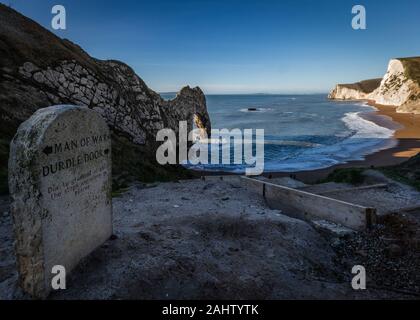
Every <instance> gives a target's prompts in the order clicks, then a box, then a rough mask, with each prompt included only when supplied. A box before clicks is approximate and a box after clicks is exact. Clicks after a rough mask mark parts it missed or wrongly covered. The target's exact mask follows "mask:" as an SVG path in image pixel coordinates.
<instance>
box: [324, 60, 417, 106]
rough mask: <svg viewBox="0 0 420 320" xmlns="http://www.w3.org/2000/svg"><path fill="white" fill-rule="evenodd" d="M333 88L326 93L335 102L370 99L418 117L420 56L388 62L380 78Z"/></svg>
mask: <svg viewBox="0 0 420 320" xmlns="http://www.w3.org/2000/svg"><path fill="white" fill-rule="evenodd" d="M379 80H380V79H374V80H367V81H362V82H359V83H356V84H344V85H337V86H336V87H335V88H334V89H333V90H332V91H331V93H330V94H329V96H328V97H329V98H330V99H337V100H365V99H366V100H373V101H375V102H376V103H377V104H382V105H389V106H396V107H397V109H396V110H397V112H400V113H415V114H420V57H413V58H400V59H392V60H391V61H390V62H389V65H388V71H387V73H386V74H385V76H384V77H383V79H381V80H380V81H379Z"/></svg>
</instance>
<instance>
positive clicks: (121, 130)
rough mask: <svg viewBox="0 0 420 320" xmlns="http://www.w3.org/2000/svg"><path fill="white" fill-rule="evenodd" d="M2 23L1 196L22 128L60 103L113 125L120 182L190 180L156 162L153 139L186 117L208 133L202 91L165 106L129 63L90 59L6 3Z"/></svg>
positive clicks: (184, 94)
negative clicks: (91, 112) (95, 114)
mask: <svg viewBox="0 0 420 320" xmlns="http://www.w3.org/2000/svg"><path fill="white" fill-rule="evenodd" d="M0 21H1V23H0V192H1V191H2V190H3V191H4V190H5V181H6V176H7V159H8V146H9V142H10V140H11V138H12V137H13V136H14V134H15V132H16V130H17V128H18V126H19V124H20V123H22V122H23V121H24V120H26V119H27V118H29V117H30V116H31V115H32V114H33V113H34V112H35V111H36V110H37V109H39V108H43V107H48V106H51V105H55V104H74V105H84V106H88V107H89V108H92V109H95V110H97V111H98V112H100V113H101V114H102V116H103V117H104V118H105V119H106V120H107V122H108V124H109V126H110V128H111V131H112V134H113V142H114V144H113V150H114V151H113V166H114V177H115V181H117V182H118V181H120V182H121V181H124V180H126V179H131V178H133V179H134V178H136V179H140V180H145V181H150V180H154V179H167V178H171V177H177V176H178V175H179V174H181V176H184V174H185V171H184V170H182V169H181V168H180V167H178V166H176V167H174V166H165V167H162V166H159V165H157V163H156V162H155V154H154V151H155V148H156V142H155V135H156V133H157V131H158V130H160V129H162V128H171V129H174V130H176V128H177V126H178V121H181V120H185V121H188V125H189V128H192V127H193V123H194V122H195V124H196V126H197V127H199V128H202V129H205V130H207V132H210V119H209V116H208V113H207V108H206V100H205V96H204V94H203V92H202V91H201V90H200V88H193V89H192V88H190V87H185V88H183V89H182V90H181V91H180V92H179V93H178V95H177V97H176V98H175V99H174V100H171V101H165V100H163V99H162V98H161V97H160V96H159V95H158V94H157V93H155V92H154V91H153V90H151V89H149V88H148V87H147V85H146V84H145V83H144V82H143V80H142V79H140V77H138V76H137V75H136V74H135V72H134V71H133V70H132V69H131V68H130V67H129V66H127V65H126V64H124V63H122V62H119V61H114V60H110V61H101V60H98V59H95V58H92V57H90V56H89V55H88V54H87V53H86V52H85V51H83V50H82V49H81V48H80V47H79V46H77V45H75V44H74V43H72V42H70V41H68V40H65V39H64V40H63V39H60V38H58V37H57V36H55V35H54V34H53V33H51V32H49V31H48V30H46V29H45V28H43V27H42V26H40V25H39V24H37V23H36V22H34V21H32V20H30V19H28V18H26V17H25V16H23V15H21V14H19V13H18V12H16V11H14V10H13V9H10V8H8V7H6V6H4V5H2V4H0ZM176 131H177V130H176ZM1 185H2V186H3V187H2V186H1Z"/></svg>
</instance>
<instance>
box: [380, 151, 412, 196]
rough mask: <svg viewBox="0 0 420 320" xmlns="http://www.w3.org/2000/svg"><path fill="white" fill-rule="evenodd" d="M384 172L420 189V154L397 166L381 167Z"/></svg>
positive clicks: (392, 177)
mask: <svg viewBox="0 0 420 320" xmlns="http://www.w3.org/2000/svg"><path fill="white" fill-rule="evenodd" d="M378 170H380V171H381V172H382V173H383V174H385V175H386V176H388V177H390V178H391V179H394V180H396V181H398V182H401V183H404V184H407V185H410V186H412V187H414V188H416V189H417V190H419V191H420V154H419V155H417V156H415V157H413V158H411V159H409V160H408V161H406V162H404V163H402V164H399V165H397V166H391V167H383V168H379V169H378Z"/></svg>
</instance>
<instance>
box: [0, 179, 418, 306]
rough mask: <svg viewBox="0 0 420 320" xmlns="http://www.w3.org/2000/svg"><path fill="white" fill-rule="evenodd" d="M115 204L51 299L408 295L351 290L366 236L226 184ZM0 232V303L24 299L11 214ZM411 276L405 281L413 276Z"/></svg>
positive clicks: (187, 186) (172, 187)
mask: <svg viewBox="0 0 420 320" xmlns="http://www.w3.org/2000/svg"><path fill="white" fill-rule="evenodd" d="M7 201H8V200H7V199H2V200H1V202H0V208H2V211H3V210H4V211H3V212H6V211H7V205H8V204H7ZM113 205H114V234H115V235H116V239H115V240H109V241H107V242H106V243H105V244H103V245H102V246H101V247H100V248H98V249H97V250H96V251H94V252H93V253H92V254H91V255H90V256H89V257H87V258H86V259H85V260H84V261H82V263H81V264H80V265H79V266H78V267H77V268H76V269H75V270H74V271H73V272H72V273H71V275H70V276H69V278H68V282H67V289H66V290H64V291H58V292H53V293H52V294H51V296H50V299H382V298H384V299H387V298H401V299H404V298H413V295H412V292H411V291H413V290H415V286H414V287H412V286H406V285H405V284H404V285H403V286H402V287H401V288H400V289H401V290H400V291H395V290H391V289H394V288H386V289H383V288H382V286H379V285H378V284H377V283H375V288H373V287H372V288H370V287H369V284H371V283H372V285H373V282H368V289H367V290H365V291H354V290H353V289H352V288H351V285H350V283H351V277H352V274H351V267H352V266H353V265H355V264H358V263H359V262H360V259H359V254H358V253H356V251H357V250H358V249H359V248H358V247H357V248H356V247H355V249H352V248H353V247H352V246H351V245H350V244H352V243H357V237H362V238H361V239H362V240H361V241H362V242H366V241H368V242H369V241H371V239H370V238H367V237H366V236H364V235H360V234H356V235H354V236H351V237H347V238H338V237H334V236H331V235H326V234H324V233H322V232H319V231H317V230H316V229H315V228H313V227H312V226H311V225H310V224H309V223H307V222H304V221H300V220H296V219H293V218H290V217H287V216H285V215H282V214H281V212H279V211H277V210H270V209H268V208H267V207H266V205H265V203H264V202H263V199H261V198H260V197H258V196H257V195H255V194H253V193H252V192H249V191H247V190H245V189H243V188H241V187H240V186H239V185H237V184H235V183H233V182H229V181H220V180H213V181H202V180H193V181H188V182H179V183H162V184H152V185H146V186H144V185H138V186H133V187H131V188H130V189H129V190H127V191H126V192H124V193H123V194H121V196H119V197H117V198H114V202H113ZM0 232H1V244H0V252H1V264H0V297H1V298H3V299H26V298H28V297H27V296H25V295H24V294H23V293H22V292H21V291H20V290H19V289H18V288H17V273H16V268H15V265H14V257H13V251H12V232H11V219H10V216H9V214H8V213H6V214H2V215H1V216H0ZM363 237H365V238H363ZM378 252H379V251H378ZM407 259H408V258H407ZM362 262H363V261H362ZM379 265H380V264H378V265H377V266H379ZM402 265H403V264H402V263H401V266H402ZM367 266H368V267H370V264H367ZM416 270H417V269H416ZM367 271H368V277H369V274H370V273H369V269H368V268H367ZM378 272H382V270H380V269H379V270H378ZM410 272H412V270H411V269H410V270H409V271H407V272H406V276H407V279H415V278H414V274H411V273H410ZM417 274H418V270H417ZM396 281H400V280H398V279H397V280H396ZM413 281H415V280H413ZM404 289H406V290H407V292H405V291H404ZM414 297H415V296H414Z"/></svg>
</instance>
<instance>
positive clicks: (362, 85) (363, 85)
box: [328, 79, 382, 100]
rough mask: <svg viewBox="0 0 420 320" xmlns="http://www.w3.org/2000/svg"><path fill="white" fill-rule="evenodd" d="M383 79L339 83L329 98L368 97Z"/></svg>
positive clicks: (355, 98) (352, 98) (354, 98)
mask: <svg viewBox="0 0 420 320" xmlns="http://www.w3.org/2000/svg"><path fill="white" fill-rule="evenodd" d="M381 81H382V79H371V80H365V81H361V82H357V83H351V84H338V85H337V86H336V87H335V88H334V89H333V90H332V91H331V93H330V94H329V95H328V98H329V99H336V100H363V99H368V96H369V94H371V93H372V92H373V91H374V90H375V89H377V88H378V87H379V85H380V84H381Z"/></svg>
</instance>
